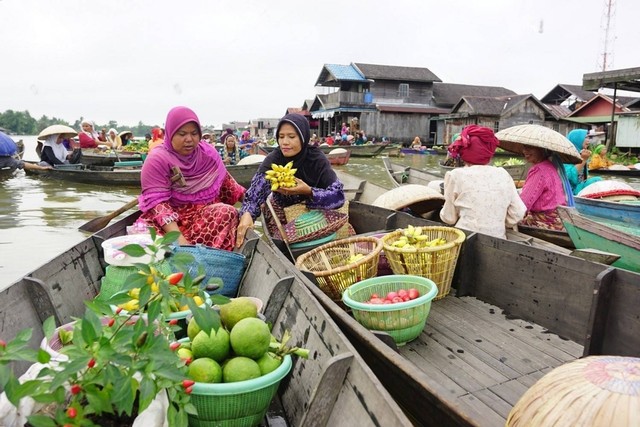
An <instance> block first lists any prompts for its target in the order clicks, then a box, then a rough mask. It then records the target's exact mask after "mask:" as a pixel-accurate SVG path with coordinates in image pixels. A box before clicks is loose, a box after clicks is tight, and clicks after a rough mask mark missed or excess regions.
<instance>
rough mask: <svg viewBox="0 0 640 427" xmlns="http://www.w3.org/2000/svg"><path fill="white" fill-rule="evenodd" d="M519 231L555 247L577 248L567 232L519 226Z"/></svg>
mask: <svg viewBox="0 0 640 427" xmlns="http://www.w3.org/2000/svg"><path fill="white" fill-rule="evenodd" d="M518 231H519V232H520V233H523V234H526V235H528V236H531V237H535V238H537V239H542V240H546V241H547V242H550V243H553V244H554V245H558V246H562V247H563V248H569V249H573V248H575V245H574V244H573V241H572V240H571V237H569V233H567V232H566V231H565V230H547V229H545V228H538V227H532V226H529V225H522V224H518Z"/></svg>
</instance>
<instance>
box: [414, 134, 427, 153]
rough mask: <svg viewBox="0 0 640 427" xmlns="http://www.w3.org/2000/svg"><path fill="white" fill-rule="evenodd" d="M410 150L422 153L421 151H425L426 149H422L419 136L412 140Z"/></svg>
mask: <svg viewBox="0 0 640 427" xmlns="http://www.w3.org/2000/svg"><path fill="white" fill-rule="evenodd" d="M410 148H411V149H413V150H418V151H423V150H426V149H427V147H424V146H423V145H422V141H420V137H419V136H416V137H415V138H413V142H412V143H411V146H410Z"/></svg>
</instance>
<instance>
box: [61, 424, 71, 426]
mask: <svg viewBox="0 0 640 427" xmlns="http://www.w3.org/2000/svg"><path fill="white" fill-rule="evenodd" d="M62 427H73V426H72V425H71V424H65V425H64V426H62Z"/></svg>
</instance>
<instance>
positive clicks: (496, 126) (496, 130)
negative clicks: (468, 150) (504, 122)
mask: <svg viewBox="0 0 640 427" xmlns="http://www.w3.org/2000/svg"><path fill="white" fill-rule="evenodd" d="M499 130H500V122H493V131H494V132H498V131H499Z"/></svg>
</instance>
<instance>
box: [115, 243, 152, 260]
mask: <svg viewBox="0 0 640 427" xmlns="http://www.w3.org/2000/svg"><path fill="white" fill-rule="evenodd" d="M120 250H121V251H122V252H124V253H125V254H127V255H129V256H132V257H141V256H144V255H146V254H147V251H146V250H145V249H144V248H143V247H142V246H140V245H138V244H135V243H132V244H130V245H126V246H124V247H122V248H120Z"/></svg>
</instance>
